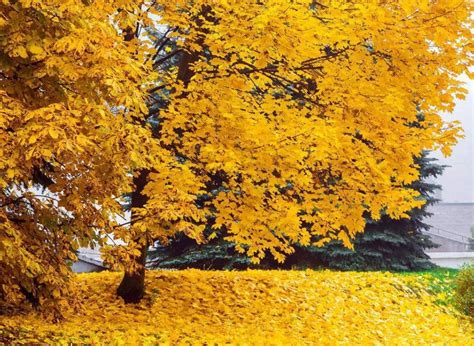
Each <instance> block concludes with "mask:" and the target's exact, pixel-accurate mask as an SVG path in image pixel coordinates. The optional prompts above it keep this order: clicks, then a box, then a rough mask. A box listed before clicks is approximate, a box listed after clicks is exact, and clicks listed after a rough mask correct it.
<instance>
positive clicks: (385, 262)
mask: <svg viewBox="0 0 474 346" xmlns="http://www.w3.org/2000/svg"><path fill="white" fill-rule="evenodd" d="M434 161H436V159H433V158H429V157H428V153H427V152H423V153H422V155H421V156H419V157H418V158H417V159H416V160H415V162H416V163H417V164H418V165H419V168H420V177H419V179H417V180H416V181H415V182H413V183H412V184H410V187H411V188H413V189H414V190H416V191H418V192H419V193H420V196H421V198H423V200H425V201H426V203H425V204H424V205H423V206H422V207H420V208H415V209H413V210H410V211H409V212H408V214H409V218H403V219H397V220H393V219H391V218H389V217H387V216H386V215H383V216H382V217H381V218H380V220H378V221H373V220H370V219H369V220H367V223H366V226H365V230H364V232H363V233H361V234H358V235H357V236H356V237H355V239H354V250H351V249H348V248H347V247H345V246H343V244H341V242H340V241H337V240H335V241H331V242H330V243H328V244H327V245H326V246H325V247H315V246H308V247H301V246H295V252H294V253H293V254H291V255H289V256H288V257H287V259H286V261H285V262H284V263H278V262H275V261H271V260H267V261H264V262H263V263H261V264H260V265H258V266H257V265H252V264H251V263H250V261H249V260H248V258H247V257H246V256H243V255H241V254H238V253H235V252H234V251H233V244H232V243H230V242H226V241H225V240H224V239H222V238H221V237H220V238H219V239H216V240H214V241H212V242H210V243H208V244H204V245H199V244H196V242H194V241H192V240H191V239H189V238H185V237H177V238H176V239H173V241H171V242H170V243H169V244H168V246H159V247H157V249H156V250H154V251H151V252H150V265H151V266H154V267H158V268H179V269H181V268H201V269H245V268H286V269H290V268H313V269H320V268H330V269H337V270H391V271H406V270H426V269H429V268H432V267H433V264H432V263H431V262H430V260H429V256H428V255H426V254H425V252H424V251H425V250H426V249H429V248H432V247H435V246H436V245H435V244H434V243H433V242H432V241H431V240H430V237H429V236H428V235H427V234H424V233H423V231H426V230H429V228H430V226H429V225H427V224H425V223H424V222H423V219H424V218H425V217H427V216H429V215H430V213H429V212H428V210H427V208H428V206H430V205H433V204H435V203H436V202H438V200H437V199H436V198H435V197H434V195H433V194H434V192H435V191H436V190H437V189H439V188H440V187H439V186H438V185H436V184H433V183H431V182H429V179H430V178H434V177H436V176H439V175H441V174H442V172H443V169H444V166H441V165H439V164H436V163H434Z"/></svg>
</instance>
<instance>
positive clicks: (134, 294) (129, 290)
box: [117, 246, 148, 303]
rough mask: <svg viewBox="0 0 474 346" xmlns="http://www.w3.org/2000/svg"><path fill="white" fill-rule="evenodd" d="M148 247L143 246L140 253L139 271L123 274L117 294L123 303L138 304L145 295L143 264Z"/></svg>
mask: <svg viewBox="0 0 474 346" xmlns="http://www.w3.org/2000/svg"><path fill="white" fill-rule="evenodd" d="M147 248H148V246H143V247H142V248H141V249H140V251H141V256H140V258H139V261H140V265H141V267H140V269H139V270H137V271H134V272H132V273H128V272H125V274H124V276H123V279H122V282H121V283H120V285H119V287H118V289H117V294H118V295H119V296H120V297H122V298H123V300H124V301H125V303H138V302H139V301H140V300H141V299H142V298H143V296H144V295H145V262H146V255H147Z"/></svg>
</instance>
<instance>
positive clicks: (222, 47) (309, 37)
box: [139, 0, 473, 262]
mask: <svg viewBox="0 0 474 346" xmlns="http://www.w3.org/2000/svg"><path fill="white" fill-rule="evenodd" d="M154 3H156V4H157V6H155V7H153V8H151V9H150V11H151V12H152V13H154V14H155V15H156V18H157V21H158V22H159V24H160V25H161V26H162V27H164V28H169V29H170V30H171V31H172V34H170V35H169V37H170V39H171V41H172V42H173V44H174V46H175V47H176V46H177V47H178V49H181V50H182V53H181V55H180V57H181V58H180V59H178V60H177V61H176V63H175V66H174V69H171V70H170V68H169V65H167V64H163V65H160V64H158V66H156V68H157V69H158V71H159V72H160V74H159V76H160V77H159V82H160V85H161V86H162V87H163V88H162V89H160V90H159V91H158V92H157V93H158V96H159V98H161V99H165V100H167V101H168V103H166V105H165V106H162V107H161V109H160V110H159V112H158V117H159V119H160V124H161V129H160V141H161V143H162V144H163V145H165V146H166V147H167V148H171V149H172V152H174V153H176V155H177V156H178V157H179V158H180V159H181V161H179V160H176V159H174V162H173V161H169V162H163V163H162V164H160V165H159V166H158V167H157V171H158V172H159V174H155V175H151V176H150V178H151V181H152V182H151V183H150V184H149V185H148V187H147V189H146V194H147V195H148V196H149V198H150V201H149V203H148V205H147V206H146V211H142V212H141V215H142V216H144V215H153V217H145V218H143V220H141V221H140V222H139V223H141V224H142V227H143V228H144V229H145V228H146V229H148V230H149V232H150V234H151V237H152V238H153V239H160V240H161V239H163V238H167V237H169V236H171V235H172V234H174V233H175V232H179V231H184V232H186V233H187V234H188V235H190V236H192V237H196V238H198V239H199V234H200V233H201V230H202V224H203V223H205V222H208V221H207V220H208V219H206V216H209V215H210V216H212V220H215V221H213V225H212V228H213V229H214V230H216V231H220V232H222V233H223V235H224V236H226V239H227V240H230V241H232V242H235V243H237V244H239V246H240V247H239V249H243V250H244V251H245V252H246V253H247V254H248V255H250V256H252V257H253V260H254V261H257V262H258V261H259V259H261V258H262V257H264V256H265V255H266V254H269V253H271V254H273V256H274V257H275V258H276V259H277V260H283V259H284V257H285V255H287V254H289V253H291V252H292V244H294V243H302V244H308V243H310V242H311V241H312V239H315V238H316V240H318V238H320V237H323V239H319V241H318V242H317V244H322V243H324V242H326V241H327V240H330V239H341V240H342V241H343V242H344V244H345V245H346V246H348V247H350V246H351V240H352V239H353V237H354V235H355V234H356V233H357V232H361V231H363V229H364V223H365V220H364V215H366V214H370V215H371V216H372V218H374V219H377V218H379V217H380V214H381V213H383V212H385V213H387V214H388V215H389V216H390V217H391V218H401V217H407V211H409V210H410V209H412V208H415V207H418V206H420V205H421V204H422V203H423V202H422V201H420V200H419V199H418V197H419V196H418V194H417V193H416V192H415V191H413V190H411V189H408V188H406V186H407V185H408V184H410V183H411V182H413V181H414V180H415V179H417V176H418V168H417V167H416V165H415V164H414V162H413V157H414V156H417V155H419V154H420V153H421V151H422V150H423V149H436V148H439V147H441V148H442V150H443V151H444V152H446V153H449V150H450V149H449V148H450V147H451V146H452V145H453V144H455V143H456V141H457V138H459V136H460V128H459V125H458V124H456V123H450V122H449V121H446V120H445V119H443V118H442V117H441V113H442V112H445V111H451V110H452V109H453V107H454V97H455V96H454V95H459V96H460V97H462V95H464V94H465V93H466V90H465V89H463V88H462V87H461V85H462V83H461V82H460V81H459V80H458V76H459V75H460V74H462V73H463V72H467V71H468V68H469V66H472V63H473V60H472V57H473V56H472V44H470V38H472V24H473V21H472V16H471V13H472V9H473V2H472V1H452V0H436V1H428V0H423V1H413V0H402V1H400V0H396V1H395V0H388V1H341V0H322V1H318V2H315V1H312V0H295V1H288V0H267V1H256V0H245V1H242V0H216V1H207V0H196V1H187V0H178V1H168V0H157V1H155V2H154ZM160 54H162V55H161V56H162V57H163V58H162V59H165V58H166V54H164V53H160ZM456 97H457V96H456ZM421 114H423V116H422V117H421V116H420V115H421ZM415 123H417V126H413V125H414V124H415ZM177 134H179V135H177ZM174 172H176V173H174ZM202 186H206V187H208V188H207V194H206V199H205V202H201V203H198V204H199V205H200V208H198V209H196V204H197V203H196V200H197V199H198V196H199V195H200V194H201V193H200V190H201V189H202ZM209 186H211V188H209ZM193 196H194V198H193ZM193 199H194V201H193Z"/></svg>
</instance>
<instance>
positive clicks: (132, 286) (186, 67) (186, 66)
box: [117, 5, 211, 303]
mask: <svg viewBox="0 0 474 346" xmlns="http://www.w3.org/2000/svg"><path fill="white" fill-rule="evenodd" d="M210 10H211V8H210V7H209V6H207V5H206V6H203V9H202V15H204V16H208V15H209V12H210ZM196 22H197V23H198V25H199V24H201V25H202V21H201V19H199V18H197V19H196ZM204 34H205V33H204V32H203V33H202V35H201V36H200V37H199V38H198V39H197V43H198V44H200V45H202V44H203V43H204ZM133 38H134V35H132V34H131V31H127V32H126V33H125V35H124V39H125V40H126V41H129V40H132V39H133ZM199 54H200V53H199V52H187V51H186V52H183V53H182V56H181V61H180V64H179V67H178V76H177V79H178V80H180V81H182V82H183V84H184V85H185V86H187V85H188V83H189V81H190V80H191V78H192V76H193V73H194V72H193V71H192V70H191V65H192V64H193V63H195V62H196V61H197V60H198V59H199ZM149 174H150V171H149V170H142V171H140V173H139V174H138V175H137V176H136V177H134V179H133V182H134V184H135V190H134V192H133V193H132V208H142V207H144V206H145V204H146V203H147V201H148V198H147V197H146V196H144V195H143V194H142V191H143V188H144V187H145V185H146V183H147V180H148V175H149ZM134 218H135V216H134V214H133V211H132V219H131V222H132V227H133V223H134ZM136 241H139V239H137V240H136ZM149 245H150V244H148V243H145V244H144V245H143V246H142V247H141V249H140V251H141V255H140V257H139V258H138V259H137V260H138V261H139V263H138V264H139V266H140V269H139V270H137V271H135V272H132V273H127V272H125V274H124V277H123V279H122V282H121V283H120V285H119V287H118V289H117V294H118V295H119V296H120V297H122V298H123V300H124V301H125V302H126V303H137V302H139V301H140V300H141V299H142V298H143V296H144V295H145V264H146V257H147V249H148V246H149Z"/></svg>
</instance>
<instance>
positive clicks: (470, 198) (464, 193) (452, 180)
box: [435, 80, 474, 203]
mask: <svg viewBox="0 0 474 346" xmlns="http://www.w3.org/2000/svg"><path fill="white" fill-rule="evenodd" d="M466 86H467V88H468V89H469V95H468V96H467V98H466V100H462V101H458V103H457V105H456V109H455V111H454V113H453V114H446V116H445V117H446V120H454V119H456V120H459V121H461V123H462V126H463V128H464V131H465V135H466V137H465V138H464V139H462V140H461V141H460V142H459V143H458V145H457V146H456V147H455V148H454V150H453V154H452V155H451V156H450V157H448V158H444V157H443V155H442V154H440V153H436V154H435V156H436V157H437V158H439V159H440V163H442V164H445V165H449V166H451V167H448V168H446V169H445V171H444V174H443V176H442V177H440V178H438V180H437V181H438V183H439V184H441V185H442V186H443V190H442V192H441V199H442V201H443V202H445V203H456V202H461V203H474V81H472V80H471V81H468V82H467V83H466Z"/></svg>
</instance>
